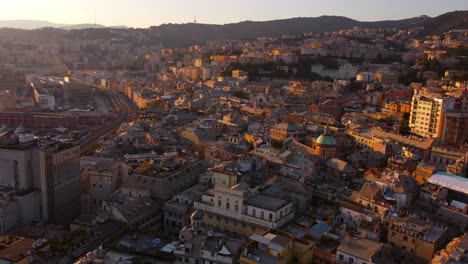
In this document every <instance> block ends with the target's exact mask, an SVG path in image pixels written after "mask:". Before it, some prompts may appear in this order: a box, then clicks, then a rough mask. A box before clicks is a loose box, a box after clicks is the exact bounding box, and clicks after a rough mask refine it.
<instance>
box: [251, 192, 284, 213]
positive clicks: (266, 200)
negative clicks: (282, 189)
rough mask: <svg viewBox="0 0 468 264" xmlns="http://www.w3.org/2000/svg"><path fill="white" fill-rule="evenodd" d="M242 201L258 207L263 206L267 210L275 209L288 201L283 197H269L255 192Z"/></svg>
mask: <svg viewBox="0 0 468 264" xmlns="http://www.w3.org/2000/svg"><path fill="white" fill-rule="evenodd" d="M244 203H245V204H247V205H251V206H255V207H258V208H263V209H266V210H269V211H275V210H278V209H280V208H282V207H284V206H286V205H287V204H288V203H289V202H288V201H286V200H283V199H279V198H275V197H270V196H266V195H263V194H255V195H253V196H252V197H250V198H249V199H247V201H245V202H244Z"/></svg>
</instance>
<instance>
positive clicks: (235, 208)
mask: <svg viewBox="0 0 468 264" xmlns="http://www.w3.org/2000/svg"><path fill="white" fill-rule="evenodd" d="M234 211H236V212H237V211H239V205H238V204H235V205H234Z"/></svg>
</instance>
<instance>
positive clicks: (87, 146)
mask: <svg viewBox="0 0 468 264" xmlns="http://www.w3.org/2000/svg"><path fill="white" fill-rule="evenodd" d="M96 89H100V88H97V87H96ZM105 91H106V92H107V93H108V96H109V99H110V100H111V101H112V104H113V105H114V110H115V111H116V113H117V114H118V118H117V119H114V120H112V121H110V122H107V123H105V124H103V125H102V126H101V127H99V128H97V129H96V131H95V132H92V133H90V134H89V135H88V136H87V137H85V138H83V139H81V140H80V151H81V154H86V153H89V152H90V151H92V150H93V149H94V148H95V147H96V145H97V142H98V140H99V139H101V138H104V137H107V136H109V135H112V134H113V133H115V132H116V131H117V130H118V129H119V127H120V125H121V124H122V123H124V122H130V121H132V120H134V119H135V118H136V117H137V113H138V108H137V107H136V106H135V105H134V104H133V102H132V101H130V99H129V98H127V97H126V96H125V95H122V94H120V93H118V92H116V91H114V90H109V89H105Z"/></svg>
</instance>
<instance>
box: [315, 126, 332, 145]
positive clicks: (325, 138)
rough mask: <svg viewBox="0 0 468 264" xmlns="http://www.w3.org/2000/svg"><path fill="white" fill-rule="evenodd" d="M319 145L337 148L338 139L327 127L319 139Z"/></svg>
mask: <svg viewBox="0 0 468 264" xmlns="http://www.w3.org/2000/svg"><path fill="white" fill-rule="evenodd" d="M317 144H320V145H323V146H336V139H335V137H334V136H332V135H330V133H329V132H328V126H327V127H325V131H324V132H323V134H322V135H320V136H319V137H318V138H317Z"/></svg>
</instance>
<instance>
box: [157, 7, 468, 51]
mask: <svg viewBox="0 0 468 264" xmlns="http://www.w3.org/2000/svg"><path fill="white" fill-rule="evenodd" d="M467 21H468V11H454V12H450V13H446V14H443V15H440V16H438V17H435V18H431V17H428V16H419V17H413V18H408V19H400V20H385V21H373V22H365V21H357V20H354V19H351V18H347V17H343V16H320V17H307V18H304V17H300V18H290V19H281V20H271V21H258V22H254V21H244V22H239V23H233V24H225V25H209V24H195V23H188V24H163V25H160V26H153V27H150V28H149V32H150V34H153V35H154V36H157V37H158V38H159V40H160V41H162V43H163V44H165V45H166V46H171V47H172V46H187V45H192V44H200V43H204V42H205V41H206V40H210V39H254V38H257V37H259V36H272V37H280V36H282V35H300V34H303V33H305V32H313V33H322V32H330V31H337V30H340V29H351V28H352V27H353V26H361V27H363V28H397V29H404V28H410V27H414V26H425V27H427V31H426V33H427V34H432V33H435V32H440V31H442V32H445V31H447V30H450V29H453V28H460V27H463V26H464V27H465V28H468V27H466V25H467Z"/></svg>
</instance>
